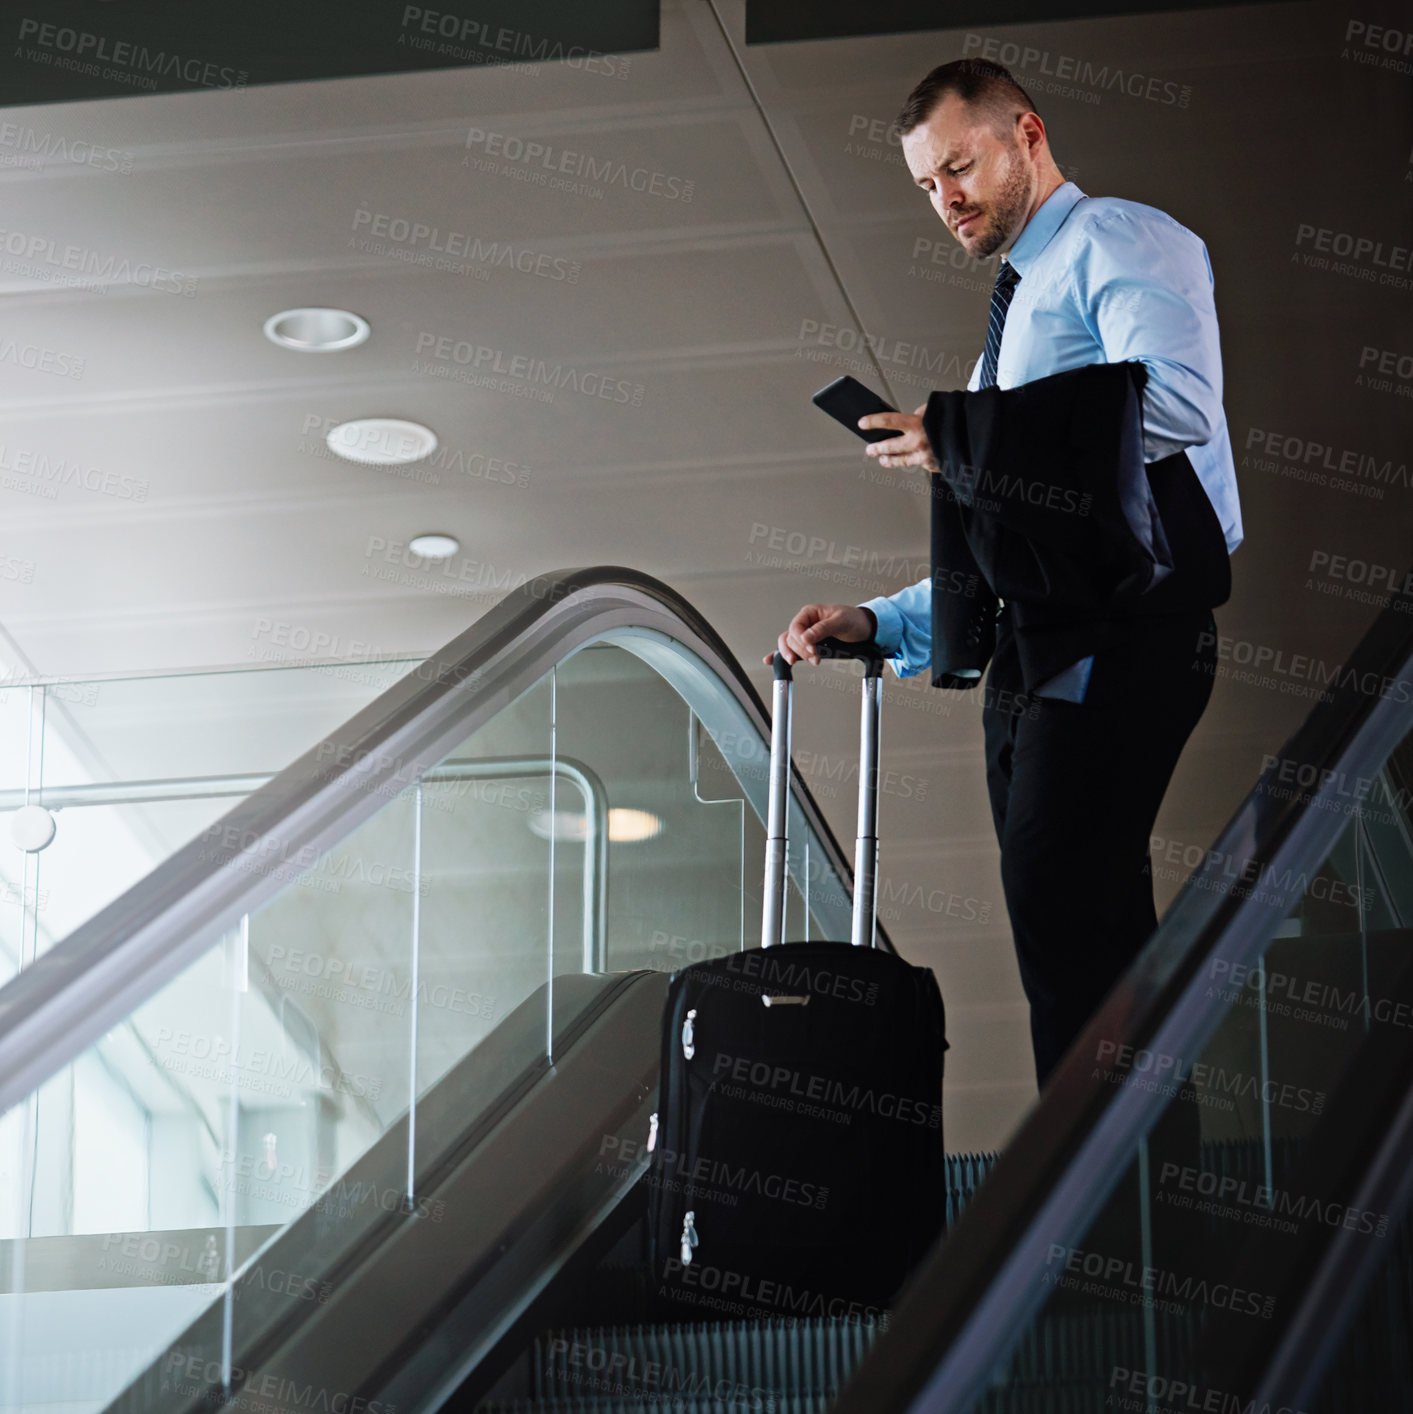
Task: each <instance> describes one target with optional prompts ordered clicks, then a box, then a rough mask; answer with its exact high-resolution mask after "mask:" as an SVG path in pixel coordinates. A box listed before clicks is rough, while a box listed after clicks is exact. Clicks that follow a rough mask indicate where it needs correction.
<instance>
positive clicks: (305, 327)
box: [265, 306, 373, 353]
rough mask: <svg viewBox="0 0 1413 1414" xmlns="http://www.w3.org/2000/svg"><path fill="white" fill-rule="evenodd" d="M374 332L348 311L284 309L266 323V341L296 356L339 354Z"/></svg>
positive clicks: (364, 322) (359, 316)
mask: <svg viewBox="0 0 1413 1414" xmlns="http://www.w3.org/2000/svg"><path fill="white" fill-rule="evenodd" d="M372 332H373V331H372V329H371V327H370V326H369V324H368V321H367V320H366V319H364V318H363V317H362V316H361V315H357V314H353V313H352V312H351V311H349V310H347V309H320V308H316V307H312V306H311V307H308V308H305V309H283V310H281V311H280V312H279V313H278V314H272V315H271V316H270V317H269V318H268V319H267V320H266V321H265V337H266V338H267V339H269V341H270V342H271V343H272V344H278V345H279V346H280V347H281V348H282V349H294V350H296V351H297V352H299V353H338V352H340V351H341V350H343V349H351V348H354V347H356V346H357V345H359V344H361V343H362V342H363V341H364V340H365V339H367V337H368V335H369V334H371V333H372Z"/></svg>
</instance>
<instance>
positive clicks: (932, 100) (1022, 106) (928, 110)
mask: <svg viewBox="0 0 1413 1414" xmlns="http://www.w3.org/2000/svg"><path fill="white" fill-rule="evenodd" d="M949 93H955V94H956V95H957V97H958V98H960V99H961V100H962V102H963V103H966V104H968V105H975V106H976V107H979V108H982V109H984V110H986V112H987V114H988V115H989V116H990V117H991V119H992V122H993V123H994V124H995V125H996V127H998V128H1001V127H1003V126H1006V125H1008V124H1009V123H1010V122H1011V121H1012V120H1013V119H1015V118H1017V117H1019V116H1020V114H1022V113H1033V112H1034V111H1035V104H1034V103H1032V102H1031V101H1030V95H1029V94H1028V93H1027V92H1026V91H1025V90H1024V89H1023V88H1022V87H1021V86H1020V84H1018V83H1017V82H1016V81H1015V79H1013V78H1012V77H1011V71H1010V70H1009V69H1005V68H1002V67H1001V65H1000V64H993V63H992V62H991V60H989V59H954V60H953V61H952V62H951V63H950V64H939V65H938V67H937V68H935V69H933V71H932V72H931V73H930V74H928V75H927V77H926V78H925V79H923V80H922V82H921V83H919V84H918V86H917V87H916V88H915V89H913V91H912V92H911V93H910V94H908V101H907V102H906V103H905V104H903V111H902V112H901V113H899V114H898V116H897V118H895V119H894V123H895V125H896V127H897V129H898V131H899V133H900V134H907V133H910V132H912V130H913V129H914V128H916V127H918V126H919V125H920V124H922V123H925V122H926V121H927V119H928V118H929V117H930V116H931V114H932V110H933V109H934V108H936V107H937V105H938V104H939V103H941V101H942V100H943V99H944V98H946V97H947V95H948V94H949Z"/></svg>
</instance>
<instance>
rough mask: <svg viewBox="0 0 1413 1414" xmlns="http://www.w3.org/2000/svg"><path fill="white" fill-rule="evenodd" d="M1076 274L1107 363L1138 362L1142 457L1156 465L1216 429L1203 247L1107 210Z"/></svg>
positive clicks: (1216, 355) (1174, 227)
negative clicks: (1142, 381) (1143, 373)
mask: <svg viewBox="0 0 1413 1414" xmlns="http://www.w3.org/2000/svg"><path fill="white" fill-rule="evenodd" d="M1093 232H1094V237H1095V238H1094V239H1093V240H1091V241H1089V242H1087V243H1086V244H1085V247H1084V257H1083V259H1082V261H1081V263H1080V268H1079V270H1077V271H1076V293H1077V294H1078V296H1079V306H1080V308H1081V309H1083V310H1084V311H1085V314H1086V318H1087V319H1089V320H1091V321H1092V322H1093V326H1094V327H1093V333H1094V335H1095V336H1096V337H1097V339H1098V340H1099V342H1100V344H1101V345H1102V346H1103V349H1104V356H1105V358H1106V360H1107V361H1108V362H1110V363H1119V362H1122V361H1124V360H1127V359H1138V360H1139V361H1140V362H1142V363H1143V365H1144V367H1145V368H1146V369H1147V370H1148V382H1147V386H1146V387H1145V388H1144V391H1143V457H1144V460H1145V461H1150V462H1151V461H1158V460H1159V459H1160V458H1162V457H1169V456H1172V455H1173V454H1174V453H1175V452H1180V451H1183V450H1185V449H1186V448H1188V447H1193V446H1200V445H1202V444H1203V443H1206V442H1210V441H1211V440H1212V439H1213V438H1214V437H1215V436H1216V435H1217V434H1218V432H1220V431H1221V430H1222V428H1223V427H1224V425H1225V419H1224V416H1223V413H1222V353H1221V344H1220V341H1219V338H1218V333H1217V310H1216V305H1215V302H1214V300H1213V297H1212V266H1211V263H1210V261H1209V260H1208V258H1207V247H1206V246H1205V245H1204V244H1203V242H1202V241H1200V240H1199V239H1198V238H1197V237H1196V236H1195V235H1193V234H1192V232H1191V231H1189V230H1186V229H1185V228H1184V227H1182V226H1179V225H1178V224H1177V222H1175V221H1171V220H1167V219H1161V218H1160V219H1155V216H1154V214H1149V215H1148V217H1147V219H1145V220H1141V221H1140V220H1135V219H1134V218H1133V216H1131V215H1130V214H1129V213H1127V212H1125V211H1122V210H1118V211H1113V210H1111V211H1106V212H1104V213H1103V215H1102V216H1099V217H1097V218H1095V219H1094V223H1093Z"/></svg>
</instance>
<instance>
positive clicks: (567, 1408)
mask: <svg viewBox="0 0 1413 1414" xmlns="http://www.w3.org/2000/svg"><path fill="white" fill-rule="evenodd" d="M833 1398H834V1392H833V1391H832V1390H831V1391H829V1392H828V1393H826V1394H816V1395H807V1396H801V1397H798V1398H795V1397H791V1398H782V1397H780V1396H767V1395H759V1396H757V1395H752V1394H749V1393H747V1394H743V1395H741V1396H740V1397H739V1398H737V1399H727V1400H722V1399H690V1398H676V1397H670V1396H665V1395H653V1394H644V1395H638V1396H636V1397H634V1396H627V1397H624V1398H622V1399H613V1398H610V1399H541V1400H536V1399H517V1400H513V1401H511V1402H510V1403H508V1404H483V1405H481V1406H480V1408H479V1409H478V1410H477V1412H476V1414H826V1411H827V1410H828V1408H829V1405H830V1403H831V1401H832V1400H833Z"/></svg>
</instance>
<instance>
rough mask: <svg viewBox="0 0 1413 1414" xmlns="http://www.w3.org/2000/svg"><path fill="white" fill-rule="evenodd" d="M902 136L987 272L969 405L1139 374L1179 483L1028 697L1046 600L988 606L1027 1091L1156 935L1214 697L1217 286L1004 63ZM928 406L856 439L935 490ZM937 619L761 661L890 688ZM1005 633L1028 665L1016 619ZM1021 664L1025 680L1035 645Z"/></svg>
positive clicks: (860, 621)
mask: <svg viewBox="0 0 1413 1414" xmlns="http://www.w3.org/2000/svg"><path fill="white" fill-rule="evenodd" d="M897 126H898V128H899V130H900V132H901V135H902V147H903V153H904V156H905V158H906V160H907V164H908V170H909V172H910V173H911V174H912V178H913V180H914V182H915V183H916V184H917V186H918V187H920V188H921V189H922V191H923V192H925V193H926V194H927V198H928V200H929V201H930V202H931V204H932V207H933V210H934V211H935V212H936V213H937V216H938V218H939V219H940V220H941V221H942V222H943V223H944V224H945V225H946V226H947V229H948V230H949V231H951V232H952V234H953V235H954V236H955V237H956V239H957V241H958V242H960V244H961V245H962V247H963V248H964V249H965V250H966V251H967V252H968V253H969V254H971V255H973V256H976V257H978V258H980V257H985V256H990V255H999V256H1000V257H1001V263H1000V268H999V271H998V273H997V277H996V286H995V290H994V291H993V293H992V298H991V310H990V319H989V323H988V328H987V334H986V341H985V346H984V350H983V353H982V357H981V358H980V360H979V361H978V363H977V365H976V367H975V369H974V370H973V373H972V376H971V381H970V384H969V388H970V389H971V390H973V391H975V390H979V389H986V388H992V387H994V388H996V389H998V390H1005V389H1008V388H1014V387H1018V386H1020V385H1023V384H1029V383H1032V382H1034V381H1035V380H1039V379H1044V378H1046V377H1047V376H1049V375H1054V374H1060V373H1063V372H1065V371H1066V370H1070V369H1075V368H1081V367H1084V366H1087V365H1090V364H1120V363H1126V362H1130V361H1134V360H1136V361H1139V362H1141V363H1142V365H1143V371H1144V372H1145V374H1146V381H1145V382H1144V383H1143V387H1142V395H1141V414H1142V458H1143V461H1144V463H1147V464H1149V466H1148V467H1147V468H1146V472H1147V478H1146V479H1149V480H1153V481H1154V482H1155V484H1156V483H1158V482H1162V484H1164V485H1168V484H1172V485H1179V486H1180V485H1190V486H1191V488H1192V490H1191V492H1190V494H1189V495H1188V499H1187V501H1186V502H1185V503H1183V502H1181V501H1180V500H1179V501H1177V502H1173V503H1171V504H1172V506H1173V507H1174V508H1173V509H1172V510H1171V511H1165V514H1166V515H1167V516H1168V519H1169V521H1170V525H1169V529H1170V530H1172V531H1173V532H1179V531H1180V532H1183V534H1184V535H1185V536H1186V539H1185V541H1184V544H1185V545H1186V546H1188V547H1190V548H1187V549H1185V550H1184V554H1185V555H1186V556H1187V559H1186V561H1185V562H1184V563H1183V564H1180V565H1179V566H1178V572H1176V573H1173V574H1170V575H1169V576H1168V578H1167V580H1166V582H1165V583H1163V584H1161V585H1160V586H1159V588H1158V589H1157V590H1154V591H1153V592H1151V593H1149V594H1147V595H1145V596H1143V597H1142V598H1141V599H1139V600H1138V601H1137V602H1136V604H1134V605H1130V606H1127V607H1117V608H1113V609H1110V610H1106V611H1104V612H1102V613H1095V614H1093V615H1091V616H1090V617H1088V618H1083V617H1082V618H1081V619H1080V620H1079V621H1077V622H1071V621H1064V622H1061V623H1060V624H1059V625H1058V628H1059V629H1060V630H1062V631H1061V632H1059V633H1058V636H1056V635H1052V637H1051V639H1050V640H1049V641H1050V645H1051V647H1052V648H1053V646H1054V644H1055V643H1057V642H1058V643H1060V644H1062V645H1066V646H1067V647H1065V648H1062V649H1061V653H1060V656H1061V657H1065V656H1067V654H1068V653H1070V652H1072V654H1073V658H1072V661H1064V662H1056V663H1053V664H1052V666H1053V667H1054V669H1055V670H1054V671H1053V672H1050V671H1049V669H1047V676H1046V677H1045V679H1044V680H1043V681H1039V682H1035V681H1032V682H1030V683H1029V684H1027V683H1026V682H1025V681H1024V680H1023V676H1022V671H1021V668H1022V657H1023V655H1022V653H1021V652H1019V651H1018V633H1017V629H1018V624H1017V617H1018V615H1024V614H1025V613H1026V612H1027V611H1033V616H1037V615H1040V616H1043V615H1044V614H1045V613H1046V612H1047V611H1046V606H1045V605H1043V604H1011V603H1001V604H1000V605H999V611H998V612H997V613H996V622H995V647H994V650H993V652H992V655H991V658H990V663H989V668H988V674H989V675H988V677H987V680H986V704H985V705H984V707H983V714H982V721H983V729H984V735H985V743H986V774H987V787H988V792H989V795H990V802H991V813H992V820H993V823H994V825H995V828H996V835H997V838H998V840H999V842H1000V846H1001V879H1002V887H1003V889H1004V891H1005V898H1006V906H1007V911H1008V913H1009V915H1010V921H1011V929H1012V933H1013V936H1014V939H1015V946H1016V954H1017V958H1018V960H1019V964H1020V974H1021V980H1022V983H1023V985H1024V988H1025V992H1026V997H1027V999H1028V1001H1029V1003H1030V1017H1031V1038H1032V1043H1033V1047H1034V1054H1035V1067H1036V1075H1037V1079H1038V1081H1039V1082H1040V1084H1042V1085H1043V1084H1044V1083H1045V1080H1046V1079H1047V1078H1048V1076H1049V1075H1050V1073H1051V1071H1052V1070H1053V1069H1054V1068H1055V1066H1056V1064H1057V1063H1058V1061H1059V1060H1060V1058H1061V1057H1062V1056H1063V1054H1064V1053H1065V1051H1066V1050H1067V1049H1068V1047H1069V1045H1070V1043H1071V1042H1072V1041H1073V1040H1074V1039H1075V1037H1076V1035H1077V1034H1078V1033H1079V1031H1080V1030H1081V1029H1082V1028H1083V1027H1084V1025H1085V1023H1086V1022H1087V1021H1088V1019H1089V1018H1090V1016H1091V1015H1092V1014H1093V1012H1094V1010H1095V1008H1096V1007H1097V1006H1098V1004H1099V1002H1100V1001H1102V999H1103V997H1104V996H1105V994H1106V993H1107V992H1108V991H1109V989H1110V988H1111V987H1112V985H1113V983H1114V982H1115V981H1116V980H1117V978H1118V977H1119V976H1120V975H1121V974H1122V973H1123V971H1124V970H1125V969H1126V968H1127V966H1128V965H1129V963H1130V962H1131V961H1132V960H1133V958H1134V956H1135V954H1136V953H1137V952H1138V950H1139V949H1140V948H1141V947H1142V945H1143V943H1144V942H1145V941H1146V939H1147V938H1148V937H1149V935H1150V934H1151V933H1152V932H1153V930H1154V928H1155V927H1156V926H1157V916H1156V913H1155V910H1154V902H1153V886H1152V877H1151V873H1150V870H1149V860H1148V841H1149V838H1150V835H1151V832H1152V827H1153V823H1154V820H1155V819H1156V817H1157V813H1158V807H1159V805H1160V804H1161V802H1162V798H1163V794H1164V792H1165V790H1166V789H1167V785H1168V781H1169V780H1170V778H1171V776H1172V772H1173V768H1174V767H1175V765H1176V764H1177V760H1178V756H1179V755H1180V753H1181V751H1182V748H1183V745H1184V744H1185V742H1186V741H1187V738H1188V736H1189V734H1190V733H1191V731H1192V728H1193V727H1194V726H1195V725H1196V723H1197V720H1198V718H1199V717H1200V716H1201V715H1202V712H1203V710H1204V708H1205V707H1206V704H1207V700H1208V697H1209V696H1210V694H1211V688H1212V680H1213V678H1212V674H1213V672H1214V670H1215V643H1216V635H1215V629H1214V621H1213V618H1212V612H1211V611H1212V609H1213V608H1214V607H1215V606H1216V605H1217V604H1219V603H1221V602H1223V601H1224V600H1225V598H1226V596H1227V593H1228V591H1229V585H1230V577H1229V569H1228V566H1227V555H1228V554H1229V553H1230V551H1232V550H1234V549H1235V548H1236V547H1237V545H1238V544H1240V542H1241V538H1242V527H1241V513H1240V507H1239V503H1238V499H1237V491H1236V478H1235V471H1234V468H1233V463H1232V455H1231V444H1230V441H1229V438H1228V435H1227V427H1226V419H1225V416H1224V414H1223V411H1222V367H1221V354H1220V349H1219V344H1218V335H1217V320H1216V313H1215V309H1214V306H1213V297H1212V271H1211V266H1210V263H1209V262H1208V259H1207V252H1206V247H1205V246H1204V245H1203V243H1202V242H1201V241H1200V240H1199V239H1198V238H1197V237H1196V236H1195V235H1194V234H1193V233H1192V232H1191V231H1188V230H1187V229H1185V228H1184V227H1183V226H1181V225H1179V224H1178V223H1177V222H1176V221H1174V220H1173V219H1172V218H1171V217H1169V216H1167V215H1166V214H1165V213H1163V212H1161V211H1159V210H1156V209H1155V208H1153V207H1150V206H1144V205H1141V204H1139V203H1137V202H1131V201H1123V200H1119V199H1116V198H1112V197H1104V198H1099V199H1092V198H1088V197H1086V196H1085V195H1084V193H1083V192H1081V191H1080V190H1079V188H1078V187H1077V186H1075V184H1074V183H1073V182H1067V181H1065V180H1064V178H1063V176H1062V175H1061V173H1060V171H1059V169H1058V168H1057V167H1056V165H1055V162H1054V159H1053V157H1052V156H1051V153H1050V147H1049V142H1048V140H1047V137H1046V131H1045V124H1044V123H1043V121H1042V120H1041V118H1040V116H1039V115H1038V114H1037V113H1036V112H1035V107H1034V104H1032V103H1031V101H1030V98H1029V97H1028V95H1027V94H1026V93H1025V91H1024V89H1022V88H1021V87H1020V86H1019V85H1018V84H1017V83H1016V82H1015V80H1014V79H1013V78H1012V77H1011V75H1010V74H1009V73H1008V72H1007V71H1006V70H1005V69H1004V68H1002V67H1001V66H1000V65H999V64H992V63H988V62H985V61H978V60H960V61H958V62H956V63H951V64H945V65H943V66H941V67H940V68H937V69H934V70H933V71H932V72H931V73H929V74H928V75H927V76H926V78H924V79H923V80H922V82H921V83H919V84H918V86H917V87H916V88H915V89H914V90H913V92H912V94H911V95H910V96H909V98H908V100H907V103H906V104H905V106H904V108H903V111H902V113H901V114H900V115H899V117H898V119H897ZM935 397H936V395H934V399H935ZM926 411H927V406H926V405H925V406H924V407H923V408H919V409H918V410H917V412H916V413H913V414H907V413H883V414H877V415H873V416H869V417H865V418H863V419H862V420H861V422H860V426H861V427H878V428H887V429H889V430H892V431H895V432H896V433H897V435H896V436H895V437H893V438H890V439H888V440H885V441H880V442H874V443H871V444H870V445H869V447H868V455H869V456H871V457H876V458H877V460H878V462H879V464H880V465H881V466H885V467H910V468H915V469H917V471H918V474H919V475H923V474H925V473H927V472H936V471H937V470H938V462H937V454H936V452H935V450H934V447H933V445H932V443H931V441H930V440H929V437H928V433H927V428H926V426H925V425H924V422H925V413H926ZM934 435H935V432H934ZM1044 472H1045V468H1044V467H1037V468H1035V474H1036V475H1037V476H1040V477H1043V475H1044ZM1160 472H1161V475H1159V473H1160ZM1184 477H1185V478H1187V481H1186V482H1182V481H1181V478H1184ZM1173 478H1178V479H1177V480H1173ZM1140 479H1145V477H1144V475H1143V473H1140ZM1184 505H1185V506H1186V507H1187V509H1183V506H1184ZM1184 517H1186V518H1187V519H1188V520H1189V521H1190V522H1191V524H1190V525H1188V526H1183V525H1181V524H1179V523H1178V522H1180V521H1182V520H1183V518H1184ZM1204 518H1205V519H1204ZM1189 531H1190V534H1189V533H1188V532H1189ZM1204 536H1205V539H1204ZM1197 561H1201V563H1196V562H1197ZM945 568H946V567H945V566H940V565H939V566H934V571H943V570H945ZM1214 586H1218V587H1216V588H1214ZM993 588H994V586H993ZM931 601H932V580H931V579H927V580H923V581H921V582H920V583H918V584H915V585H912V586H910V587H909V588H907V589H905V590H903V591H902V592H900V593H898V594H894V595H890V596H887V597H880V598H876V599H871V600H869V601H868V602H867V603H864V604H862V605H844V604H807V605H805V606H804V607H803V608H802V609H801V610H800V611H799V612H798V613H797V614H796V615H795V617H794V618H793V619H792V620H791V622H790V625H789V627H788V628H787V629H786V630H785V632H784V633H782V634H781V635H780V639H779V648H780V651H781V652H782V653H783V654H784V655H785V657H786V659H787V661H789V662H791V663H794V662H797V661H799V660H800V659H804V660H806V661H808V662H811V663H817V662H818V661H819V653H818V649H817V644H818V642H819V640H820V639H822V638H827V637H830V636H833V637H838V638H842V639H845V640H848V641H860V640H864V639H869V638H873V639H874V640H876V641H877V643H878V644H879V645H880V646H881V647H882V648H883V649H884V651H885V652H886V653H887V654H888V655H889V656H890V658H891V660H892V662H893V665H894V668H895V670H896V671H897V672H898V673H899V674H900V675H903V676H909V675H912V674H915V673H919V672H922V671H924V670H925V669H927V668H928V667H929V664H930V657H931V652H932V632H933V629H932V619H931ZM1050 617H1051V619H1052V620H1053V619H1054V618H1055V617H1056V614H1055V612H1054V611H1053V609H1052V610H1051V611H1050ZM1059 618H1060V619H1062V620H1063V618H1064V616H1063V614H1060V615H1059ZM988 628H989V625H988ZM1019 631H1020V635H1021V640H1022V646H1024V647H1027V648H1029V647H1030V643H1029V640H1027V639H1026V638H1025V635H1026V634H1027V633H1028V632H1029V627H1028V625H1027V623H1026V622H1025V621H1024V619H1023V618H1022V619H1021V622H1020V623H1019ZM1052 657H1053V653H1052ZM1029 661H1030V664H1031V668H1032V677H1033V676H1034V673H1033V666H1034V662H1035V654H1034V652H1033V651H1032V652H1030V655H1029ZM974 676H975V677H978V678H979V676H980V672H979V670H976V671H975V672H974ZM1017 703H1019V704H1020V706H1019V709H1017V707H1016V705H1015V704H1017Z"/></svg>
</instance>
